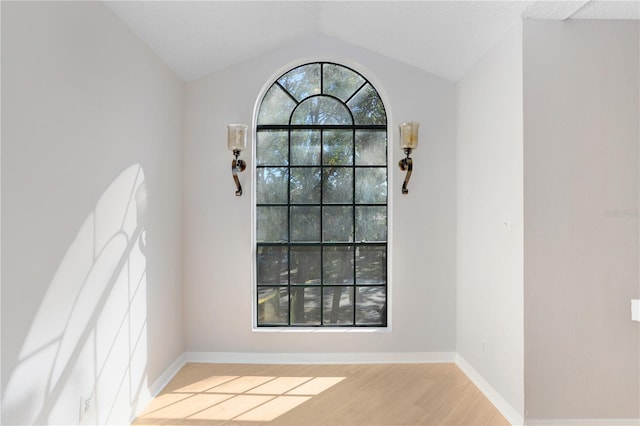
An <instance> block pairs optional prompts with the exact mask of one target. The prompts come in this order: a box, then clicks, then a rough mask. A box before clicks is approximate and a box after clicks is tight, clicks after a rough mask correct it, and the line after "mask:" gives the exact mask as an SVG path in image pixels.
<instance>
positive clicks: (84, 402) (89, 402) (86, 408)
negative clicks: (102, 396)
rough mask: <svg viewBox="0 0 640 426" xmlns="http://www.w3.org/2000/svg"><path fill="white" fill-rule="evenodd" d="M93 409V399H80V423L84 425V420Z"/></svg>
mask: <svg viewBox="0 0 640 426" xmlns="http://www.w3.org/2000/svg"><path fill="white" fill-rule="evenodd" d="M92 408H93V397H92V396H88V397H87V398H84V397H82V396H81V397H80V418H79V419H78V421H79V422H80V423H82V421H83V420H84V418H85V417H86V416H87V414H89V412H90V411H91V409H92Z"/></svg>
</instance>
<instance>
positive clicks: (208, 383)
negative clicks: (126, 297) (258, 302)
mask: <svg viewBox="0 0 640 426" xmlns="http://www.w3.org/2000/svg"><path fill="white" fill-rule="evenodd" d="M221 394H224V397H221ZM133 424H134V425H147V426H149V425H174V426H177V425H185V426H189V425H202V426H204V425H211V426H215V425H229V426H240V425H242V426H250V425H256V426H272V425H274V426H284V425H289V426H400V425H407V426H417V425H419V426H446V425H450V426H507V425H509V422H507V420H506V419H505V418H504V417H503V416H502V415H501V414H500V413H499V412H498V410H497V409H496V408H495V407H494V406H493V405H492V404H491V403H490V402H489V401H488V400H487V398H486V397H485V396H484V395H483V394H482V393H481V392H480V390H478V388H476V387H475V386H474V385H473V383H471V381H470V380H469V379H468V378H467V377H466V376H465V375H464V374H463V373H462V371H460V369H459V368H458V367H457V366H456V365H455V364H382V365H244V364H187V365H185V366H184V367H183V368H182V369H181V370H180V372H178V374H176V376H175V377H174V378H173V379H172V380H171V381H170V382H169V384H168V385H167V386H166V387H165V389H163V391H162V392H161V393H160V395H158V397H157V398H156V400H154V401H153V402H152V403H151V405H150V407H149V408H148V409H147V410H145V412H144V413H143V414H142V415H140V417H138V418H137V419H136V420H135V421H134V422H133Z"/></svg>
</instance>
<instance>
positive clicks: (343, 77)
mask: <svg viewBox="0 0 640 426" xmlns="http://www.w3.org/2000/svg"><path fill="white" fill-rule="evenodd" d="M323 76H324V81H323V85H324V86H323V90H324V93H326V94H327V95H333V96H335V97H337V98H340V99H342V100H343V101H345V102H346V101H347V99H349V98H350V97H351V95H353V93H354V92H355V91H356V90H358V88H359V87H360V86H362V83H364V78H362V77H361V76H360V75H358V74H357V73H355V72H353V71H352V70H350V69H349V68H346V67H343V66H340V65H334V64H324V66H323Z"/></svg>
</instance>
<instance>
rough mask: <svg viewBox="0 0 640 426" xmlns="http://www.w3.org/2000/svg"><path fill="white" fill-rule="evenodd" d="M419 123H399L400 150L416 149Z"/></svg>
mask: <svg viewBox="0 0 640 426" xmlns="http://www.w3.org/2000/svg"><path fill="white" fill-rule="evenodd" d="M419 127H420V123H415V122H409V123H400V148H402V149H407V148H409V149H416V148H417V147H418V128H419Z"/></svg>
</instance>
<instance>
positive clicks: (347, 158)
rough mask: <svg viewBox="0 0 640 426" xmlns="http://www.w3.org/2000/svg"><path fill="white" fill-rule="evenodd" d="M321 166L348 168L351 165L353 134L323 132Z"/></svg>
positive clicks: (350, 132) (348, 132) (345, 131)
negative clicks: (343, 166)
mask: <svg viewBox="0 0 640 426" xmlns="http://www.w3.org/2000/svg"><path fill="white" fill-rule="evenodd" d="M322 164H324V165H325V166H327V165H329V166H342V165H345V166H350V165H351V164H353V132H352V131H351V130H325V131H324V132H323V134H322Z"/></svg>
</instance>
